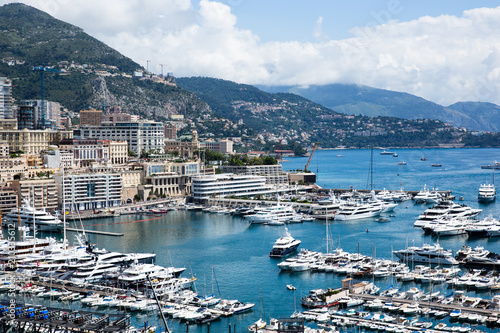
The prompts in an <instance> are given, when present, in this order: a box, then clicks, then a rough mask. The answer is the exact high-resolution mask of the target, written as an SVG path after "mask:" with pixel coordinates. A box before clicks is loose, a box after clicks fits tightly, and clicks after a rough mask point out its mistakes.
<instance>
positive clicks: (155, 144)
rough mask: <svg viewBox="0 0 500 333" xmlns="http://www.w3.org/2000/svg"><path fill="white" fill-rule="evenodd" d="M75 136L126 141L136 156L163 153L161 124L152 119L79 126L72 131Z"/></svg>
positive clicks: (163, 144)
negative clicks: (144, 153)
mask: <svg viewBox="0 0 500 333" xmlns="http://www.w3.org/2000/svg"><path fill="white" fill-rule="evenodd" d="M74 135H75V138H78V139H90V138H99V139H102V140H113V141H126V142H127V144H128V147H129V149H130V150H131V151H133V152H134V153H135V154H136V155H137V156H140V155H141V153H142V152H150V151H155V152H157V153H163V151H164V149H165V136H164V129H163V124H162V123H159V122H153V121H140V122H128V123H116V124H107V123H103V124H101V126H80V128H79V129H77V130H75V131H74Z"/></svg>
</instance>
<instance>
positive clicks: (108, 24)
mask: <svg viewBox="0 0 500 333" xmlns="http://www.w3.org/2000/svg"><path fill="white" fill-rule="evenodd" d="M8 2H11V1H10V0H0V4H4V3H8ZM22 2H24V3H26V4H29V5H32V6H34V7H36V8H39V9H41V10H44V11H46V12H47V13H49V14H50V15H52V16H54V17H56V18H58V19H60V20H63V21H66V22H69V23H71V24H74V25H76V26H79V27H81V28H83V29H84V30H85V31H86V32H87V33H88V34H90V35H92V36H93V37H95V38H97V39H99V40H101V41H103V42H105V43H106V44H108V45H109V46H111V47H113V48H115V49H116V50H118V51H119V52H121V53H123V54H124V55H126V56H128V57H130V58H132V59H133V60H135V61H136V62H137V63H139V64H140V65H142V66H144V67H146V60H150V62H149V69H150V70H151V71H153V72H156V73H159V72H160V70H161V67H160V65H159V64H164V71H166V72H173V74H174V75H175V76H177V77H183V76H209V77H215V78H222V79H226V80H231V81H235V82H238V83H247V84H264V85H302V86H307V85H315V84H316V85H324V84H329V83H346V84H361V85H367V86H372V87H376V88H382V89H389V90H395V91H404V92H408V93H411V94H414V95H417V96H420V97H423V98H426V99H428V100H431V101H434V102H437V103H439V104H441V105H450V104H452V103H455V102H458V101H483V102H493V103H497V104H500V7H499V6H500V3H498V2H497V1H485V0H483V1H482V0H478V1H465V0H455V1H453V0H442V1H429V0H421V1H417V0H386V1H368V0H359V1H350V2H347V1H327V0H316V1H315V0H311V1H307V2H306V1H297V0H288V1H285V0H271V1H269V0H267V1H264V0H218V1H216V0H106V1H102V0H43V1H42V0H25V1H22Z"/></svg>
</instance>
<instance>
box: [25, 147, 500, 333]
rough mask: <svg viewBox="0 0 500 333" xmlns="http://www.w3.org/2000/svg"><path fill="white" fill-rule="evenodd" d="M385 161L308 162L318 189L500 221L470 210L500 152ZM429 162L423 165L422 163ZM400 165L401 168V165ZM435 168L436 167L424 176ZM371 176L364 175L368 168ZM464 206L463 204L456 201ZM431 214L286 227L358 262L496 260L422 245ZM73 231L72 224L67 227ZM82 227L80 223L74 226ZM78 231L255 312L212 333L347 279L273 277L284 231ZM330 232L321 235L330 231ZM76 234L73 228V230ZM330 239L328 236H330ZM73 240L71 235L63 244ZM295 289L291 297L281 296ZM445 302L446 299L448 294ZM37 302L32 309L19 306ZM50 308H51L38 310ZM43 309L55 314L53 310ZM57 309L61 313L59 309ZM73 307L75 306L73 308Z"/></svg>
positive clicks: (160, 221) (202, 220)
mask: <svg viewBox="0 0 500 333" xmlns="http://www.w3.org/2000/svg"><path fill="white" fill-rule="evenodd" d="M391 152H395V153H397V155H398V156H397V157H393V156H392V155H380V151H379V150H373V159H372V158H371V156H372V151H370V150H320V151H316V152H315V153H314V156H313V158H312V160H311V163H310V164H309V170H311V171H313V172H315V173H316V174H317V184H318V185H319V186H321V187H323V188H339V189H340V188H343V189H347V188H351V187H352V188H355V189H370V188H371V187H372V186H373V188H374V189H378V190H381V189H383V188H386V189H388V190H399V189H400V188H401V187H403V188H404V190H412V191H418V190H420V189H422V188H423V187H424V185H426V186H427V188H433V187H436V188H438V189H439V190H450V191H452V194H453V195H455V196H456V198H457V199H456V202H458V203H464V204H466V205H468V206H471V207H473V208H481V209H483V212H482V214H481V215H479V218H484V217H486V216H488V215H492V216H493V217H496V218H500V204H499V203H498V200H497V202H495V203H490V204H487V205H483V204H479V203H478V202H477V192H478V188H479V186H480V184H483V183H491V182H492V181H493V172H492V170H487V169H481V168H480V165H481V164H492V162H493V161H494V160H498V159H500V149H439V150H438V149H395V150H391ZM424 156H425V157H426V159H427V161H421V158H422V157H424ZM287 160H288V161H286V162H283V168H284V169H285V170H295V169H303V168H304V166H305V165H306V163H307V160H308V158H307V157H303V158H287ZM403 161H404V162H405V163H406V165H401V164H398V162H403ZM434 163H438V164H441V165H442V166H441V167H431V164H434ZM371 165H373V169H372V170H370V166H371ZM459 197H463V201H458V198H459ZM429 206H430V205H425V204H414V203H413V202H411V201H406V202H403V203H401V204H399V205H398V207H396V208H395V211H394V215H395V217H391V221H390V222H376V221H375V218H368V219H362V220H354V221H343V222H340V221H324V220H322V221H314V222H304V223H301V224H290V225H288V229H289V231H290V233H291V235H292V236H293V237H294V238H297V239H300V240H301V241H302V244H301V245H300V248H305V249H309V250H314V251H322V252H326V251H327V247H328V248H329V249H332V247H333V248H336V247H341V248H342V249H344V250H345V251H348V252H358V251H359V252H360V253H362V254H365V255H371V256H374V257H376V258H377V259H381V258H384V259H391V257H392V255H391V253H392V250H399V249H402V248H405V247H406V246H407V245H415V246H420V245H422V244H424V243H429V244H431V243H436V242H438V241H439V243H440V244H441V245H442V246H443V247H444V248H445V249H453V250H454V251H457V250H458V249H460V248H461V247H462V246H463V245H464V244H467V245H470V246H473V247H475V246H477V245H480V246H484V247H485V248H486V249H488V250H490V251H492V252H497V253H499V252H500V238H490V239H487V238H484V239H474V240H469V239H468V238H467V236H452V237H442V238H441V239H439V240H438V239H437V238H435V237H433V236H424V234H423V232H422V230H421V229H420V228H414V227H413V223H414V222H415V220H416V218H417V217H418V215H419V214H422V213H423V212H424V210H425V209H426V208H428V207H429ZM72 223H74V222H72ZM77 223H80V222H77ZM82 223H83V225H84V226H85V229H89V230H90V229H92V230H100V231H108V232H116V233H123V234H124V236H123V237H109V236H103V235H93V234H88V235H87V236H88V237H89V239H90V241H91V242H92V243H95V244H97V246H98V247H99V248H106V249H107V250H112V251H120V252H154V253H156V254H157V258H156V263H157V264H159V265H163V266H176V267H182V266H184V267H186V271H185V272H184V273H183V276H185V277H188V276H190V275H193V276H194V277H196V278H197V281H196V290H197V291H198V292H199V293H200V294H211V293H212V292H213V293H214V294H215V295H216V296H217V297H222V298H226V299H238V300H240V301H242V302H252V303H255V307H254V308H253V311H251V312H247V313H242V314H237V315H234V316H232V317H229V318H223V319H221V320H219V321H216V322H213V323H212V324H211V327H210V331H211V332H227V331H228V326H229V325H230V324H231V325H236V326H235V327H236V328H235V330H234V326H233V329H232V332H247V331H248V326H249V325H251V324H252V323H254V322H255V321H256V320H258V319H259V318H263V319H264V318H266V319H267V320H269V318H270V317H274V318H278V317H289V316H290V315H291V314H292V313H293V312H294V311H295V310H301V307H300V298H301V297H303V296H305V295H306V294H308V293H309V291H310V290H311V289H317V288H337V287H339V286H340V283H341V280H342V279H343V278H345V276H338V275H335V274H332V273H320V272H310V271H306V272H296V273H289V272H280V270H279V269H278V267H277V263H279V262H280V261H281V259H276V258H270V257H269V251H270V250H271V248H272V245H273V243H274V242H275V240H276V239H277V238H278V237H280V236H281V235H282V233H283V231H284V227H283V226H269V225H252V226H250V225H249V224H248V222H247V221H245V220H244V219H242V218H241V217H234V216H231V215H224V214H210V213H203V212H189V211H184V210H178V211H171V212H169V213H168V214H163V215H145V214H143V215H122V216H119V217H114V218H106V219H97V220H85V221H83V222H82ZM327 224H328V226H327ZM76 227H80V226H78V225H77V226H76ZM327 230H328V232H327ZM72 235H74V234H73V233H68V238H69V239H70V241H71V240H72V239H71V237H72ZM374 282H375V284H376V285H378V286H380V287H382V289H384V288H387V287H389V286H391V285H393V286H397V287H400V288H403V289H406V288H410V287H412V286H419V287H422V288H423V289H425V290H426V291H428V288H429V286H425V287H423V286H422V285H416V284H413V283H411V284H406V285H403V286H401V284H398V282H396V281H395V280H393V279H391V278H385V279H376V280H375V281H374ZM287 284H293V285H294V286H295V287H296V290H295V291H290V290H288V289H287V288H286V285H287ZM439 288H442V293H443V294H446V295H448V294H450V293H452V290H451V289H447V288H446V285H442V286H434V290H436V289H438V290H439ZM479 295H480V296H481V297H484V298H491V297H492V296H493V295H494V293H493V292H491V291H484V292H481V293H479ZM24 300H25V301H26V302H35V301H37V300H34V299H24ZM44 302H49V301H44ZM50 305H53V306H57V305H58V303H57V302H53V303H51V304H50ZM59 306H60V304H59ZM72 306H77V305H72ZM144 321H148V322H149V323H156V325H158V326H162V324H161V321H160V320H159V317H158V316H156V315H155V314H149V315H147V314H133V322H134V323H135V325H136V326H139V325H141V323H143V322H144ZM168 324H169V327H170V329H173V330H174V331H175V332H181V331H186V327H185V324H181V323H179V322H178V321H176V320H172V319H169V320H168ZM189 331H190V332H207V327H206V325H204V326H196V325H190V326H189Z"/></svg>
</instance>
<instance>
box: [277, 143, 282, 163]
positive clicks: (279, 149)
mask: <svg viewBox="0 0 500 333" xmlns="http://www.w3.org/2000/svg"><path fill="white" fill-rule="evenodd" d="M281 140H282V139H280V141H279V142H278V149H276V161H279V160H280V157H281Z"/></svg>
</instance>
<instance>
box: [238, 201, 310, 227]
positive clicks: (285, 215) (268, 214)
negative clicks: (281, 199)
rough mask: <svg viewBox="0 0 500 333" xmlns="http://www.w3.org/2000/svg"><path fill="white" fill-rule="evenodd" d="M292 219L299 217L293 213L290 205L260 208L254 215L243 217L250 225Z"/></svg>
mask: <svg viewBox="0 0 500 333" xmlns="http://www.w3.org/2000/svg"><path fill="white" fill-rule="evenodd" d="M294 218H300V215H299V214H297V213H296V212H295V210H294V209H293V207H292V206H290V205H280V204H279V203H278V205H276V206H272V207H268V208H262V209H260V210H259V211H257V212H256V213H255V214H252V215H246V216H245V219H247V220H248V221H249V222H250V224H263V223H269V222H286V221H288V220H291V219H294Z"/></svg>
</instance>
